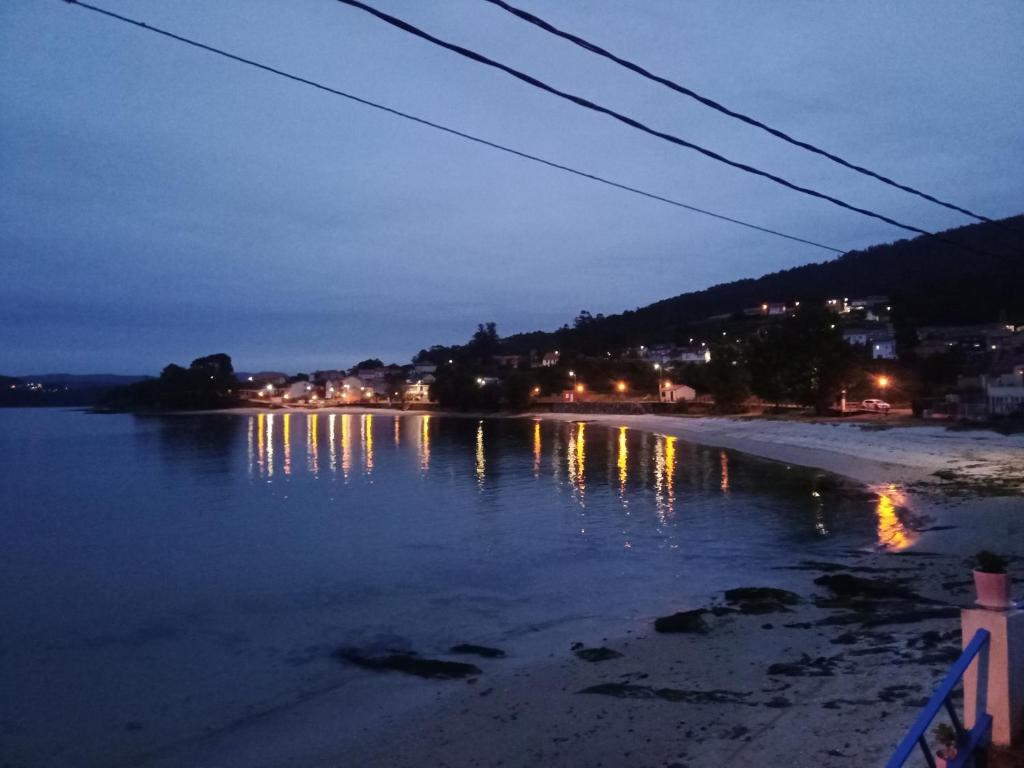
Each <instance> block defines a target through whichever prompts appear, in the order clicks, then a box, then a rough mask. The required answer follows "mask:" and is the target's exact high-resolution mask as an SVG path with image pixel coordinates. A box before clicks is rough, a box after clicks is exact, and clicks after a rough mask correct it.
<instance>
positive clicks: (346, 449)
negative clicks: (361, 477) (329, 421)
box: [341, 413, 352, 480]
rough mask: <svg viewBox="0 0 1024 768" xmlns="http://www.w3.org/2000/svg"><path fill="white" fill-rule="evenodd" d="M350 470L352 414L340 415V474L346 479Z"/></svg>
mask: <svg viewBox="0 0 1024 768" xmlns="http://www.w3.org/2000/svg"><path fill="white" fill-rule="evenodd" d="M350 471H352V414H351V413H343V414H342V415H341V475H342V477H344V478H345V479H346V480H348V473H349V472H350Z"/></svg>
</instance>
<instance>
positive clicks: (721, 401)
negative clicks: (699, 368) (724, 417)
mask: <svg viewBox="0 0 1024 768" xmlns="http://www.w3.org/2000/svg"><path fill="white" fill-rule="evenodd" d="M705 380H706V383H707V386H708V390H709V391H710V392H711V396H712V397H713V398H714V399H715V410H716V411H718V412H720V413H735V412H737V411H741V410H743V403H744V401H745V400H746V399H747V397H748V396H749V395H750V389H749V385H748V380H749V377H748V373H747V369H746V366H744V365H743V360H742V358H741V356H740V351H739V349H738V348H737V347H735V346H733V345H731V344H721V345H719V346H717V347H713V348H712V349H711V362H709V363H707V371H706V374H705Z"/></svg>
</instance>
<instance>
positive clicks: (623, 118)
mask: <svg viewBox="0 0 1024 768" xmlns="http://www.w3.org/2000/svg"><path fill="white" fill-rule="evenodd" d="M67 1H68V2H73V0H67ZM336 2H339V3H343V4H344V5H349V6H352V7H353V8H358V9H359V10H362V11H365V12H366V13H369V14H370V15H372V16H375V17H377V18H378V19H380V20H381V21H383V22H385V23H387V24H390V25H391V26H393V27H396V28H397V29H401V30H402V31H403V32H408V33H409V34H411V35H413V36H415V37H418V38H420V39H422V40H426V41H427V42H429V43H433V44H434V45H437V46H440V47H441V48H445V49H447V50H449V51H452V52H453V53H457V54H459V55H460V56H463V57H465V58H467V59H470V60H471V61H475V62H477V63H479V64H484V65H486V66H488V67H493V68H495V69H498V70H500V71H502V72H505V73H506V74H508V75H511V76H512V77H514V78H516V79H517V80H521V81H522V82H524V83H527V84H528V85H532V86H533V87H535V88H538V89H540V90H542V91H546V92H547V93H550V94H552V95H554V96H558V97H559V98H562V99H565V100H566V101H569V102H572V103H573V104H576V105H578V106H581V107H584V108H585V109H589V110H592V111H594V112H598V113H601V114H604V115H608V116H609V117H611V118H613V119H615V120H618V121H619V122H621V123H624V124H626V125H628V126H630V127H631V128H635V129H637V130H638V131H642V132H644V133H647V134H650V135H651V136H656V137H658V138H659V139H664V140H665V141H668V142H670V143H672V144H675V145H677V146H680V147H685V148H687V149H692V150H694V151H696V152H699V153H700V154H702V155H704V156H706V157H710V158H711V159H712V160H717V161H718V162H720V163H724V164H725V165H729V166H732V167H733V168H737V169H739V170H741V171H744V172H746V173H750V174H753V175H755V176H761V177H763V178H766V179H769V180H770V181H774V182H775V183H776V184H780V185H781V186H783V187H786V188H788V189H792V190H793V191H795V192H801V193H803V194H805V195H810V196H811V197H816V198H818V199H820V200H826V201H828V202H830V203H832V204H833V205H837V206H839V207H840V208H845V209H846V210H848V211H853V212H854V213H859V214H862V215H864V216H869V217H871V218H873V219H878V220H879V221H884V222H885V223H887V224H891V225H892V226H894V227H898V228H900V229H905V230H907V231H908V232H916V233H918V234H920V235H927V236H928V237H931V238H934V239H935V240H938V241H940V242H943V243H946V244H948V245H952V246H954V247H956V248H962V249H963V250H965V251H970V252H972V253H977V254H982V255H987V256H996V257H997V258H998V255H997V254H992V253H988V252H986V251H981V250H979V249H976V248H972V247H970V246H967V245H963V244H961V243H957V242H956V241H954V240H948V239H946V238H944V237H942V236H941V235H937V234H935V233H934V232H929V231H928V230H927V229H921V228H920V227H915V226H913V225H911V224H904V223H902V222H900V221H897V220H896V219H892V218H890V217H888V216H885V215H883V214H881V213H877V212H875V211H872V210H869V209H867V208H860V207H858V206H855V205H851V204H850V203H847V202H846V201H844V200H840V199H839V198H837V197H832V196H831V195H827V194H825V193H824V192H818V191H817V190H814V189H811V188H809V187H802V186H800V185H799V184H794V183H793V182H791V181H788V180H787V179H784V178H782V177H781V176H776V175H775V174H773V173H769V172H768V171H763V170H761V169H760V168H755V167H754V166H752V165H747V164H746V163H741V162H739V161H736V160H730V159H729V158H727V157H725V156H724V155H720V154H718V153H717V152H715V151H713V150H710V149H707V148H706V147H702V146H700V145H699V144H695V143H693V142H692V141H687V140H686V139H682V138H680V137H678V136H675V135H673V134H670V133H665V132H664V131H659V130H657V129H655V128H651V127H650V126H649V125H645V124H644V123H641V122H640V121H639V120H635V119H634V118H632V117H629V116H627V115H624V114H622V113H621V112H616V111H615V110H613V109H610V108H608V107H604V106H601V105H600V104H597V103H595V102H593V101H590V100H589V99H585V98H583V97H582V96H576V95H575V94H571V93H568V92H566V91H562V90H559V89H558V88H555V87H554V86H551V85H548V84H547V83H545V82H543V81H541V80H538V79H537V78H535V77H533V76H531V75H528V74H526V73H525V72H521V71H519V70H518V69H514V68H513V67H510V66H508V65H506V64H502V63H501V62H498V61H495V60H494V59H491V58H489V57H487V56H485V55H483V54H482V53H477V52H476V51H473V50H470V49H469V48H464V47H463V46H461V45H456V44H455V43H449V42H448V41H446V40H442V39H440V38H438V37H435V36H434V35H431V34H430V33H429V32H425V31H423V30H422V29H420V28H419V27H416V26H414V25H412V24H410V23H409V22H407V21H403V20H402V19H399V18H398V17H396V16H392V15H391V14H388V13H384V12H383V11H380V10H378V9H376V8H374V7H373V6H370V5H367V4H366V3H362V2H360V1H359V0H336Z"/></svg>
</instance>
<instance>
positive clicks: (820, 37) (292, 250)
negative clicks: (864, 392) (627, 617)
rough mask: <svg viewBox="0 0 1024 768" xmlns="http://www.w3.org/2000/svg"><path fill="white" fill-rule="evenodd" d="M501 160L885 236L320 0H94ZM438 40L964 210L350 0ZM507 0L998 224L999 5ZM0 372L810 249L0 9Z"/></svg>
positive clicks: (630, 81)
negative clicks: (411, 116)
mask: <svg viewBox="0 0 1024 768" xmlns="http://www.w3.org/2000/svg"><path fill="white" fill-rule="evenodd" d="M97 4H99V5H101V6H103V7H106V8H109V9H111V10H115V11H118V12H121V13H124V14H126V15H130V16H134V17H137V18H139V19H142V20H144V21H147V22H149V23H151V24H153V25H156V26H162V27H166V28H168V29H170V30H172V31H175V32H179V33H180V34H183V35H187V36H191V37H195V38H197V39H199V40H202V41H204V42H207V43H210V44H212V45H216V46H219V47H223V48H226V49H228V50H231V51H234V52H237V53H239V54H240V55H244V56H248V57H251V58H256V59H259V60H261V61H264V62H266V63H268V64H271V65H273V66H276V67H279V68H281V69H285V70H288V71H291V72H294V73H296V74H299V75H302V76H305V77H309V78H312V79H316V80H321V81H323V82H325V83H327V84H329V85H332V86H335V87H338V88H341V89H343V90H348V91H351V92H353V93H355V94H357V95H360V96H365V97H366V98H369V99H373V100H376V101H380V102H383V103H386V104H388V105H391V106H394V107H396V108H398V109H402V110H406V111H409V112H412V113H415V114H418V115H421V116H423V117H425V118H428V119H432V120H436V121H438V122H442V123H445V124H449V125H451V126H453V127H456V128H459V129H461V130H464V131H467V132H470V133H474V134H477V135H480V136H482V137H485V138H488V139H491V140H494V141H497V142H501V143H506V144H509V145H511V146H514V147H517V148H520V149H522V150H524V151H528V152H532V153H535V154H539V155H542V156H545V157H550V158H552V159H555V160H558V161H560V162H564V163H566V164H569V165H573V166H576V167H579V168H581V169H584V170H588V171H591V172H594V173H599V174H601V175H605V176H608V177H611V178H614V179H616V180H620V181H622V182H624V183H627V184H632V185H635V186H639V187H643V188H645V189H648V190H650V191H652V192H655V193H659V194H663V195H667V196H669V197H674V198H676V199H679V200H682V201H685V202H688V203H692V204H694V205H697V206H701V207H705V208H709V209H712V210H716V211H719V212H722V213H724V214H727V215H731V216H736V217H739V218H744V219H747V220H750V221H753V222H755V223H758V224H761V225H764V226H768V227H772V228H775V229H780V230H784V231H787V232H792V233H794V234H796V235H800V236H804V237H807V238H809V239H811V240H818V241H820V242H826V243H829V244H834V245H836V246H838V247H841V248H851V249H852V248H857V247H861V246H866V245H870V244H872V243H877V242H887V241H891V240H895V239H898V238H900V237H903V233H902V232H901V231H900V230H897V229H894V228H892V227H889V226H888V225H885V224H883V223H881V222H876V221H872V220H870V219H866V218H862V217H860V216H857V215H855V214H852V213H849V212H844V211H842V210H840V209H838V208H834V207H832V206H830V205H828V204H827V203H823V202H820V201H815V200H812V199H810V198H807V197H804V196H801V195H798V194H796V193H792V192H789V191H786V190H784V189H782V188H780V187H777V186H775V185H773V184H771V183H770V182H767V181H765V180H761V179H756V178H754V177H751V176H749V175H746V174H743V173H741V172H739V171H736V170H733V169H730V168H727V167H725V166H722V165H719V164H716V163H714V162H713V161H711V160H709V159H706V158H703V157H701V156H699V155H697V154H695V153H693V152H688V151H686V150H682V149H679V148H675V147H673V146H671V145H669V144H667V143H665V142H662V141H660V140H658V139H655V138H653V137H649V136H645V135H643V134H640V133H637V132H636V131H633V130H631V129H629V128H627V127H625V126H622V125H620V124H617V123H615V122H614V121H612V120H610V119H608V118H604V117H602V116H600V115H595V114H592V113H589V112H586V111H584V110H581V109H579V108H578V107H574V106H572V105H570V104H567V103H566V102H563V101H560V100H558V99H556V98H554V97H552V96H549V95H546V94H544V93H541V92H539V91H537V90H535V89H532V88H530V87H528V86H526V85H524V84H522V83H519V82H517V81H515V80H513V79H511V78H509V77H508V76H507V75H504V74H502V73H499V72H496V71H494V70H490V69H487V68H484V67H481V66H479V65H475V64H472V63H470V62H468V61H465V60H463V59H461V58H459V57H457V56H455V55H454V54H451V53H448V52H446V51H443V50H441V49H439V48H436V47H433V46H431V45H429V44H428V43H425V42H422V41H418V40H416V39H414V38H412V37H409V36H407V35H405V34H403V33H401V32H399V31H397V30H394V29H392V28H390V27H388V26H386V25H384V24H382V23H381V22H379V21H377V20H375V19H373V18H372V17H370V16H368V15H366V14H364V13H362V12H360V11H357V10H354V9H352V8H349V7H347V6H344V5H341V4H339V3H336V2H332V1H331V0H303V1H301V2H290V3H281V2H266V1H264V0H246V2H241V1H240V0H239V1H233V0H222V1H221V2H218V3H207V2H199V1H198V0H194V1H193V0H179V2H175V3H160V2H156V1H155V0H138V1H137V2H127V0H97ZM372 4H374V5H376V6H378V7H380V8H381V9H383V10H386V11H389V12H391V13H395V14H396V15H399V16H402V17H404V18H407V19H409V20H410V21H412V22H413V23H415V24H417V25H419V26H422V27H424V28H425V29H427V30H428V31H431V32H433V33H435V34H438V35H439V36H441V37H445V38H447V39H451V40H452V41H454V42H458V43H461V44H464V45H467V46H468V47H473V48H476V49H478V50H481V51H483V52H485V53H488V54H489V55H491V56H493V57H494V58H497V59H499V60H501V61H504V62H507V63H509V64H511V65H513V66H516V67H518V68H520V69H523V70H525V71H527V72H529V73H531V74H534V75H536V76H538V77H540V78H542V79H545V80H547V81H548V82H550V83H552V84H553V85H556V86H558V87H562V88H564V89H566V90H569V91H573V92H576V93H579V94H581V95H584V96H587V97H588V98H592V99H593V100H595V101H598V102H600V103H603V104H607V105H608V106H610V107H613V108H615V109H618V110H620V111H623V112H626V113H628V114H631V115H634V116H636V117H637V118H639V119H641V120H644V121H646V122H648V123H650V124H652V125H654V126H656V127H659V128H662V129H664V130H667V131H669V132H673V133H676V134H678V135H680V136H683V137H685V138H689V139H692V140H694V141H696V142H698V143H701V144H704V145H706V146H708V147H710V148H712V149H715V150H716V151H719V152H721V153H723V154H725V155H727V156H730V157H735V158H736V159H738V160H742V161H745V162H749V163H752V164H756V165H759V166H761V167H764V168H765V169H768V170H771V171H773V172H775V173H778V174H780V175H782V176H785V177H787V178H790V179H792V180H794V181H796V182H798V183H802V184H805V185H808V186H813V187H816V188H819V189H821V190H822V191H825V192H828V193H830V194H834V195H837V196H839V197H842V198H844V199H847V200H849V201H850V202H853V203H855V204H859V205H863V206H866V207H870V208H874V209H876V210H880V211H882V212H885V213H887V214H889V215H891V216H892V217H894V218H897V219H901V220H906V221H909V222H911V223H914V224H916V225H918V226H922V227H924V228H929V229H933V230H937V229H943V228H948V227H952V226H958V225H960V224H964V223H969V221H970V220H969V219H968V218H967V217H965V216H962V215H960V214H957V213H955V212H952V211H948V210H946V209H944V208H941V207H938V206H935V205H932V204H930V203H927V202H925V201H923V200H920V199H919V198H915V197H913V196H910V195H906V194H903V193H900V192H898V191H896V190H893V189H891V188H888V187H886V186H884V185H882V184H880V183H878V182H873V181H871V180H869V179H866V178H864V177H862V176H859V175H857V174H855V173H853V172H851V171H847V170H844V169H842V168H840V167H839V166H836V165H834V164H832V163H830V162H828V161H827V160H824V159H822V158H819V157H815V156H812V155H810V154H808V153H805V152H803V151H801V150H798V149H796V148H794V147H791V146H788V145H785V144H783V143H781V142H779V141H777V140H775V139H772V138H771V137H769V136H767V135H766V134H763V133H761V132H759V131H756V130H755V129H752V128H750V127H748V126H744V125H742V124H740V123H738V122H735V121H732V120H730V119H728V118H727V117H725V116H723V115H720V114H718V113H715V112H712V111H710V110H708V109H706V108H704V107H701V106H700V105H698V104H696V103H695V102H692V101H690V100H687V99H685V98H683V97H681V96H678V95H675V94H673V93H671V92H669V91H668V90H666V89H664V88H662V87H660V86H657V85H655V84H653V83H650V82H647V81H645V80H643V79H640V78H638V77H637V76H635V75H632V74H630V73H628V72H626V71H625V70H622V69H620V68H618V67H616V66H615V65H614V64H611V63H610V62H607V61H604V60H602V59H599V58H596V57H594V56H593V55H590V54H587V53H586V52H584V51H582V50H579V49H578V48H575V47H574V46H571V45H570V44H568V43H566V42H564V41H560V40H558V39H556V38H554V37H551V36H548V35H546V34H545V33H543V32H541V31H540V30H537V29H535V28H534V27H532V26H530V25H528V24H525V23H524V22H522V21H519V20H518V19H515V18H513V17H512V16H510V15H508V14H506V13H504V12H502V11H501V10H499V9H497V8H495V7H493V6H491V5H489V4H487V3H484V2H481V0H448V1H446V2H429V3H428V2H415V1H414V0H373V3H372ZM520 4H521V5H522V6H523V7H524V8H527V9H528V10H531V11H533V12H535V13H537V14H539V15H541V16H544V17H545V18H548V19H549V20H551V21H552V22H554V23H556V24H558V25H559V26H562V27H564V28H567V29H569V30H571V31H574V32H576V33H578V34H580V35H582V36H584V37H587V38H589V39H592V40H594V41H595V42H598V43H599V44H602V45H604V46H605V47H607V48H609V49H611V50H612V51H614V52H616V53H619V54H621V55H623V56H625V57H627V58H632V59H634V60H636V61H638V62H639V63H641V64H643V65H645V66H647V67H648V68H649V69H652V70H653V71H655V72H658V73H663V74H665V75H667V76H669V77H672V78H674V79H676V80H677V81H679V82H682V83H684V84H686V85H689V86H691V87H693V88H695V89H696V90H698V91H701V92H703V93H706V94H707V95H709V96H712V97H714V98H716V99H718V100H719V101H722V102H724V103H726V104H727V105H729V106H732V107H734V108H737V109H739V110H742V111H746V112H748V113H750V114H753V115H756V116H758V117H759V118H761V119H762V120H764V121H766V122H768V123H770V124H772V125H775V126H777V127H779V128H781V129H783V130H786V131H788V132H790V133H792V134H794V135H796V136H798V137H800V138H803V139H806V140H809V141H812V142H815V143H818V144H820V145H822V146H824V147H826V148H827V149H830V150H833V151H836V152H838V153H839V154H842V155H844V156H847V157H849V158H850V159H852V160H855V161H857V162H860V163H862V164H864V165H867V166H869V167H871V168H873V169H875V170H878V171H880V172H883V173H886V174H888V175H890V176H892V177H894V178H896V179H897V180H900V181H905V182H906V183H909V184H912V185H914V186H918V187H920V188H923V189H925V190H927V191H930V192H932V193H933V194H935V195H937V196H939V197H944V198H948V199H951V200H953V201H954V202H957V203H961V204H963V205H964V206H966V207H968V208H972V209H974V210H979V211H981V212H983V213H985V214H987V215H990V216H993V217H998V216H1007V215H1011V214H1015V213H1019V212H1021V210H1022V209H1024V204H1022V200H1024V132H1022V131H1021V130H1020V114H1021V108H1022V106H1024V58H1022V57H1021V56H1020V55H1019V54H1020V50H1019V41H1020V34H1021V31H1022V30H1024V4H1022V3H1020V2H1016V0H1008V1H1007V2H985V3H970V4H966V3H959V2H903V3H898V4H893V3H887V2H851V3H842V4H840V3H820V2H779V3H763V2H757V1H756V0H749V1H740V0H736V1H733V2H675V1H669V0H665V1H664V2H645V3H622V2H617V1H616V0H589V1H587V2H556V1H555V0H521V2H520ZM0 71H2V72H3V73H4V74H3V77H0V113H2V115H3V119H2V121H0V177H2V179H3V183H2V185H0V325H2V327H3V328H4V333H3V334H2V335H0V372H2V373H15V374H25V373H42V372H47V371H71V372H90V371H110V372H124V373H128V372H154V371H156V370H159V368H160V367H162V366H163V365H164V364H165V363H166V362H168V361H172V360H174V361H179V362H181V361H184V362H187V361H188V360H190V359H192V358H193V357H197V356H199V355H201V354H206V353H211V352H219V351H225V352H228V353H229V354H231V355H232V356H233V357H234V359H235V362H236V367H238V368H241V369H247V370H252V369H260V368H271V367H272V368H277V369H285V370H306V369H310V368H318V367H319V368H327V367H337V366H342V365H348V364H351V363H353V362H355V361H357V360H359V359H361V358H364V357H367V356H371V355H372V356H381V357H384V358H387V359H393V360H397V361H404V360H407V359H408V358H409V357H410V356H411V355H412V354H414V353H415V352H416V351H417V350H418V349H420V348H421V347H424V346H428V345H430V344H432V343H453V342H459V341H464V340H465V339H466V338H468V337H469V335H470V334H471V333H472V330H473V329H474V327H475V325H476V323H478V322H482V321H488V320H493V321H495V322H497V324H498V328H499V331H500V332H501V333H502V334H509V333H513V332H517V331H524V330H533V329H537V328H553V327H556V326H558V325H560V324H562V323H563V322H567V321H570V320H571V318H572V317H573V316H574V315H575V314H576V313H577V312H578V311H579V310H581V309H588V310H590V311H592V312H594V313H597V312H605V313H609V312H616V311H620V310H623V309H629V308H632V307H636V306H640V305H643V304H647V303H649V302H651V301H655V300H658V299H661V298H665V297H667V296H672V295H676V294H678V293H682V292H685V291H689V290H697V289H701V288H704V287H707V286H709V285H712V284H715V283H720V282H726V281H729V280H733V279H736V278H741V277H748V276H756V275H759V274H762V273H765V272H770V271H774V270H777V269H781V268H786V267H790V266H795V265H798V264H804V263H808V262H811V261H821V260H823V259H824V258H827V254H826V253H825V252H823V251H818V250H816V249H813V248H811V247H809V246H803V245H799V244H796V243H790V242H787V241H784V240H777V239H774V238H771V237H769V236H766V235H762V234H759V233H756V232H751V231H748V230H744V229H740V228H737V227H733V226H730V225H727V224H723V223H721V222H717V221H714V220H711V219H706V218H703V217H700V216H698V215H696V214H691V213H687V212H685V211H681V210H679V209H676V208H672V207H670V206H665V205H661V204H658V203H655V202H651V201H646V200H643V199H640V198H637V197H633V196H631V195H628V194H626V193H623V192H619V191H616V190H613V189H609V188H605V187H602V186H599V185H596V184H593V183H591V182H587V181H584V180H582V179H578V178H574V177H571V176H567V175H564V174H562V173H560V172H558V171H554V170H550V169H545V168H542V167H539V166H537V165H534V164H531V163H528V162H525V161H522V160H517V159H515V158H513V157H510V156H507V155H504V154H501V153H497V152H494V151H493V150H489V149H486V148H483V147H479V146H476V145H472V144H469V143H467V142H464V141H461V140H458V139H454V138H452V137H450V136H446V135H444V134H441V133H437V132H434V131H431V130H430V129H426V128H423V127H420V126H417V125H415V124H412V123H409V122H407V121H402V120H398V119H396V118H394V117H391V116H388V115H385V114H382V113H379V112H377V111H374V110H371V109H368V108H366V107H361V106H359V105H356V104H352V103H350V102H348V101H345V100H342V99H338V98H335V97H330V96H326V95H324V94H322V93H319V92H317V91H314V90H311V89H308V88H304V87H302V86H299V85H296V84H293V83H289V82H286V81H283V80H280V79H277V78H273V77H271V76H268V75H265V74H262V73H259V72H257V71H255V70H252V69H249V68H246V67H243V66H241V65H238V64H235V63H232V62H229V61H226V60H224V59H221V58H217V57H214V56H211V55H209V54H204V53H202V52H199V51H196V50H193V49H190V48H187V47H184V46H181V45H180V44H176V43H173V42H170V41H167V40H163V39H161V38H158V37H156V36H154V35H152V34H148V33H145V32H142V31H139V30H136V29H133V28H130V27H127V26H125V25H122V24H119V23H117V22H113V21H111V20H109V19H105V18H102V17H100V16H98V15H96V14H92V13H89V12H87V11H84V10H82V9H80V8H75V7H72V6H68V5H67V4H65V3H63V2H60V0H7V2H5V3H3V5H2V6H0Z"/></svg>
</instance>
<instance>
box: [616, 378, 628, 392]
mask: <svg viewBox="0 0 1024 768" xmlns="http://www.w3.org/2000/svg"><path fill="white" fill-rule="evenodd" d="M615 389H616V390H617V391H618V392H625V391H626V382H624V381H620V382H619V383H618V384H616V385H615Z"/></svg>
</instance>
